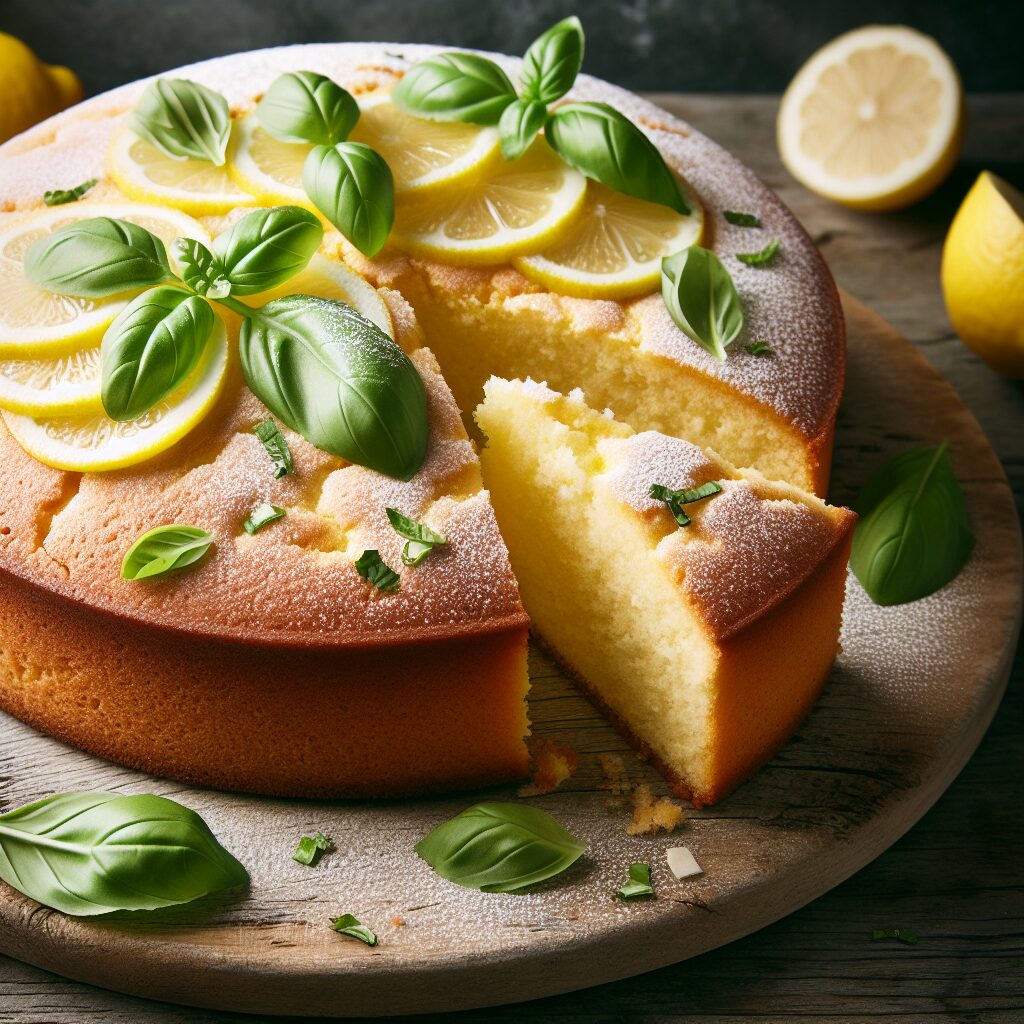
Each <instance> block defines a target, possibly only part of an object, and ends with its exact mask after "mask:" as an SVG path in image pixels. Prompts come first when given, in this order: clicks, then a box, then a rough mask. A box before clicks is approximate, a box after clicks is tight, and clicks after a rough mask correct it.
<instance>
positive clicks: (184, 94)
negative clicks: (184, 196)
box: [128, 78, 231, 167]
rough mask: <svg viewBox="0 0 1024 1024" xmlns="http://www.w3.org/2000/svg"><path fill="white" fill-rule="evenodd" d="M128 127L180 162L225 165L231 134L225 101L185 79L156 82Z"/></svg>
mask: <svg viewBox="0 0 1024 1024" xmlns="http://www.w3.org/2000/svg"><path fill="white" fill-rule="evenodd" d="M128 125H129V127H130V128H131V129H132V131H134V132H135V134H136V135H138V136H139V137H140V138H143V139H145V140H146V142H148V143H150V144H151V145H153V146H156V148H157V149H159V150H160V151H161V152H163V153H166V154H167V156H171V157H176V158H177V159H179V160H189V159H191V160H206V161H208V162H209V163H212V164H216V165H217V166H218V167H219V166H221V164H223V163H224V154H225V152H226V151H227V148H228V136H229V135H230V134H231V114H230V112H229V110H228V101H227V100H226V99H224V97H223V96H221V94H220V93H218V92H214V91H213V90H212V89H207V87H206V86H205V85H200V84H199V83H198V82H190V81H188V79H185V78H158V79H157V80H156V81H155V82H151V83H150V84H149V85H148V86H147V87H146V89H145V91H144V92H143V94H142V96H140V97H139V102H138V103H137V104H136V105H135V109H134V110H133V111H132V112H131V113H130V114H129V115H128Z"/></svg>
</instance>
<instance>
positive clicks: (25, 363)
mask: <svg viewBox="0 0 1024 1024" xmlns="http://www.w3.org/2000/svg"><path fill="white" fill-rule="evenodd" d="M100 408H101V401H100V349H99V346H98V345H97V346H95V347H93V348H82V349H78V350H77V351H76V352H71V353H70V354H68V355H66V356H53V357H52V358H50V359H3V360H0V409H7V410H8V411H10V412H20V413H24V414H25V415H26V416H79V415H82V414H84V413H88V412H93V411H95V410H97V409H100Z"/></svg>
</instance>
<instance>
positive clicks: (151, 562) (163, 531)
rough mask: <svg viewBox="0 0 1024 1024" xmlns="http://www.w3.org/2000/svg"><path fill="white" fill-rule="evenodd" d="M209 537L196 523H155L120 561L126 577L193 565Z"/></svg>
mask: <svg viewBox="0 0 1024 1024" xmlns="http://www.w3.org/2000/svg"><path fill="white" fill-rule="evenodd" d="M211 547H213V537H212V536H210V534H208V533H207V532H206V531H205V530H200V529H199V527H198V526H177V525H174V524H172V525H170V526H158V527H156V529H153V530H149V531H148V532H147V533H144V534H143V535H142V536H141V537H139V539H138V540H137V541H136V542H135V543H134V544H133V545H132V546H131V547H130V548H129V549H128V552H127V554H125V556H124V561H123V562H122V563H121V576H122V578H123V579H126V580H145V579H149V578H150V577H152V576H163V575H164V574H165V573H168V572H173V571H175V570H177V569H184V568H186V567H187V566H190V565H194V564H195V563H196V562H198V561H199V559H200V558H202V557H203V555H205V554H206V552H207V551H209V550H210V548H211Z"/></svg>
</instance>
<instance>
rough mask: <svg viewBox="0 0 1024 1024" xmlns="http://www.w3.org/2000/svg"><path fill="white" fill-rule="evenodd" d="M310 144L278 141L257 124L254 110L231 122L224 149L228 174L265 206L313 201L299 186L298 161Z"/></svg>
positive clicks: (305, 204)
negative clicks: (228, 142)
mask: <svg viewBox="0 0 1024 1024" xmlns="http://www.w3.org/2000/svg"><path fill="white" fill-rule="evenodd" d="M312 148H313V147H312V146H311V145H307V144H305V143H302V142H279V141H278V140H277V139H275V138H274V137H273V136H272V135H268V134H267V133H266V132H265V131H264V130H263V129H262V128H261V127H260V122H259V118H258V117H257V116H256V112H255V111H253V112H252V113H250V114H246V115H245V117H243V118H241V119H239V120H238V121H237V122H236V123H235V127H234V130H233V131H232V135H231V148H230V150H229V151H228V169H229V171H230V174H231V177H232V178H233V179H234V180H235V182H236V183H237V184H238V185H240V186H241V187H242V188H243V189H245V191H246V192H248V193H250V194H251V195H252V196H254V197H255V198H256V199H257V200H258V201H259V202H260V203H262V204H263V205H265V206H277V205H281V204H286V203H292V204H294V205H297V206H304V207H307V208H309V209H312V208H313V204H312V203H311V202H310V200H309V196H307V195H306V192H305V190H304V189H303V187H302V165H303V164H304V163H305V162H306V157H307V156H308V154H309V151H310V150H311V149H312Z"/></svg>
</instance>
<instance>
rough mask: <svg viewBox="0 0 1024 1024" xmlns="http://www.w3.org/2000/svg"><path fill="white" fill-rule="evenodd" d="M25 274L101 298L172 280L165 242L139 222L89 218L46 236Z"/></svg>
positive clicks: (59, 289) (40, 284)
mask: <svg viewBox="0 0 1024 1024" xmlns="http://www.w3.org/2000/svg"><path fill="white" fill-rule="evenodd" d="M25 276H26V277H27V278H28V279H29V281H31V282H32V284H34V285H35V286H36V287H37V288H42V289H44V290H45V291H48V292H56V293H57V294H58V295H78V296H81V297H82V298H86V299H101V298H104V297H105V296H107V295H116V294H117V293H118V292H124V291H128V290H129V289H132V288H147V287H149V286H150V285H153V284H159V283H160V282H161V281H166V280H169V279H170V277H171V268H170V266H169V265H168V263H167V252H166V250H165V249H164V243H163V242H162V241H160V239H159V238H157V237H156V235H154V234H151V233H150V232H149V231H147V230H146V229H145V228H143V227H139V225H138V224H132V223H131V221H127V220H115V219H114V218H113V217H90V218H89V219H87V220H77V221H75V222H74V223H73V224H69V225H68V226H67V227H64V228H61V229H60V230H59V231H54V232H53V234H50V235H45V236H44V237H43V238H40V239H39V241H37V242H35V243H33V244H32V245H31V246H30V247H29V249H28V252H26V253H25Z"/></svg>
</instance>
